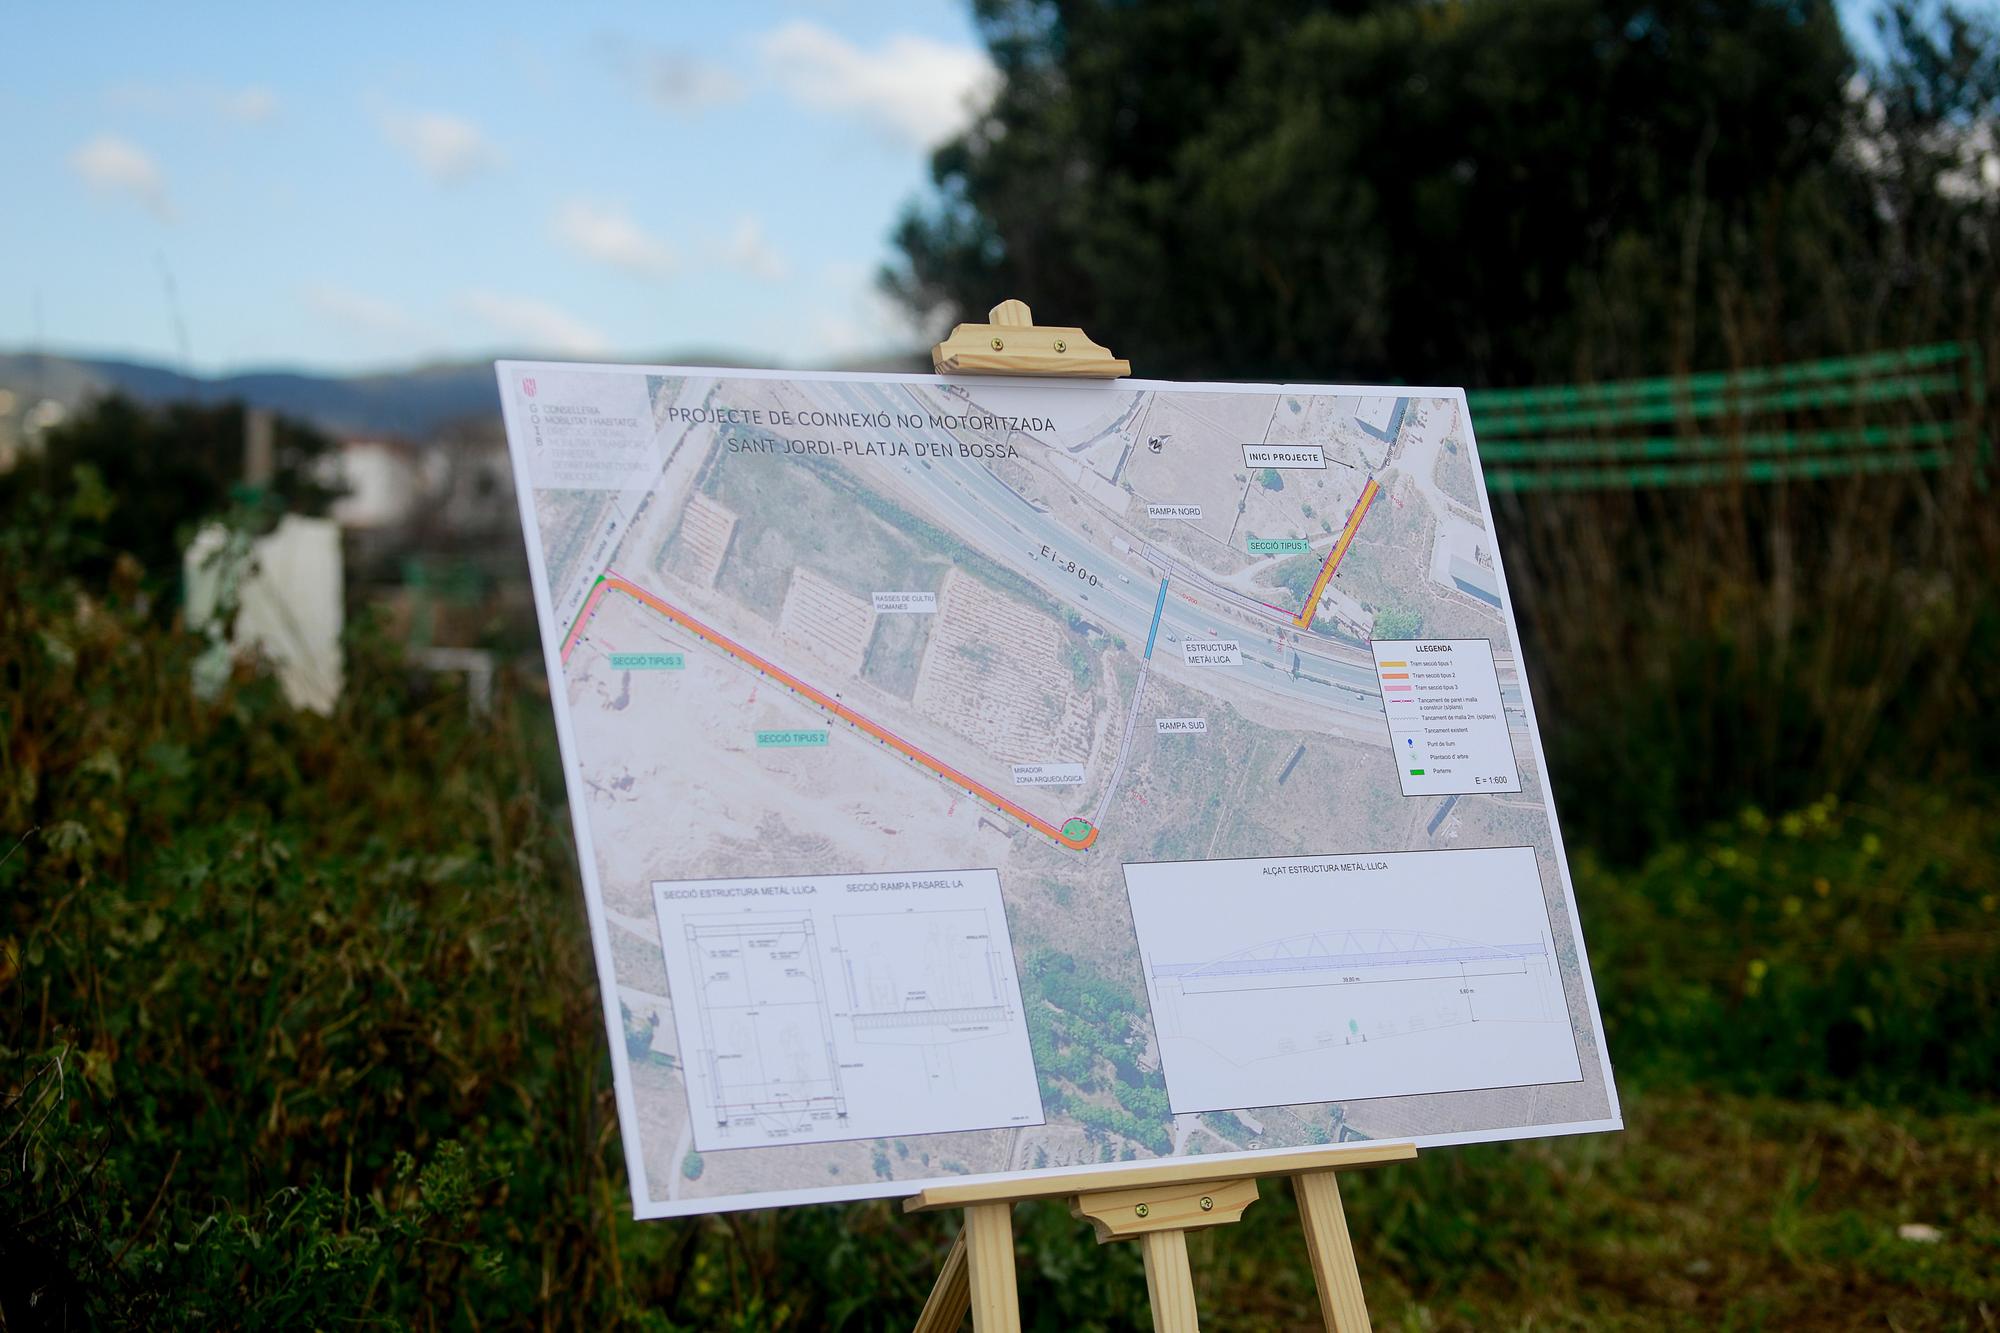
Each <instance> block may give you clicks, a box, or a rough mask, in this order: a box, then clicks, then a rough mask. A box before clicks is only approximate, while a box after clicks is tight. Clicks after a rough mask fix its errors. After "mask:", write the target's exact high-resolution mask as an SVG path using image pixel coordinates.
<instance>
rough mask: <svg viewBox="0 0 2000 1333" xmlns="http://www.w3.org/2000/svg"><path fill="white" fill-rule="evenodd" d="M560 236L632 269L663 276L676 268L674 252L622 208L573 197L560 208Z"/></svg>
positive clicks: (601, 258)
mask: <svg viewBox="0 0 2000 1333" xmlns="http://www.w3.org/2000/svg"><path fill="white" fill-rule="evenodd" d="M555 233H556V239H557V240H559V241H561V242H562V243H563V244H564V245H566V246H568V247H569V248H570V249H572V250H574V251H576V252H577V253H578V254H580V255H583V256H585V257H586V258H589V259H595V260H597V261H599V262H600V263H605V264H610V265H612V266H613V267H615V268H622V269H625V270H627V271H629V272H632V273H639V274H643V275H645V276H647V277H652V278H663V277H666V276H667V275H668V274H669V273H671V272H673V270H674V263H675V260H674V253H673V251H672V250H671V249H670V248H668V246H667V244H666V242H664V241H662V240H660V239H659V238H658V237H657V236H654V235H653V234H652V233H650V232H648V231H647V230H646V229H645V228H643V227H641V226H640V225H639V224H638V223H636V222H634V221H633V220H632V218H631V216H630V215H629V214H627V213H625V212H623V211H622V210H620V209H617V208H612V207H609V206H606V205H597V204H591V203H587V202H585V201H584V200H581V199H572V200H570V201H569V202H568V203H566V204H564V205H563V206H562V208H561V209H560V210H558V211H557V213H556V217H555Z"/></svg>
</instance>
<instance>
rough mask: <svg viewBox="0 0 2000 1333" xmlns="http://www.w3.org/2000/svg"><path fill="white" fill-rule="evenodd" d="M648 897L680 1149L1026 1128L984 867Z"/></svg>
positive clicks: (1002, 951)
mask: <svg viewBox="0 0 2000 1333" xmlns="http://www.w3.org/2000/svg"><path fill="white" fill-rule="evenodd" d="M653 895H654V902H655V905H656V907H657V909H658V912H659V918H660V937H661V941H662V943H663V944H664V945H666V960H667V979H668V983H669V985H670V987H671V997H670V998H671V999H672V1001H673V1010H674V1026H675V1030H676V1032H677V1033H678V1035H679V1037H680V1041H681V1049H682V1050H683V1051H684V1052H686V1053H687V1067H688V1080H687V1089H688V1101H689V1117H690V1124H691V1126H692V1137H693V1141H694V1145H695V1147H697V1148H698V1149H700V1150H702V1151H704V1152H707V1151H711V1150H719V1149H724V1148H741V1147H753V1146H759V1145H768V1144H774V1143H812V1142H828V1141H832V1140H838V1139H866V1138H882V1137H887V1136H890V1135H901V1134H935V1133H947V1132H952V1131H957V1130H968V1129H995V1128H1004V1127H1006V1126H1010V1125H1039V1124H1041V1123H1042V1122H1043V1116H1042V1102H1041V1089H1040V1085H1039V1083H1038V1082H1037V1081H1036V1078H1035V1068H1034V1059H1033V1057H1032V1055H1031V1054H1030V1052H1029V1047H1028V1029H1027V1023H1026V1021H1025V1019H1024V1017H1023V1014H1022V1009H1021V990H1020V983H1019V981H1018V979H1017V977H1016V975H1015V972H1014V954H1013V949H1012V947H1011V946H1010V945H1009V943H1008V939H1007V918H1006V912H1005V909H1004V908H1003V907H1002V906H1001V901H1000V877H999V876H998V875H997V874H996V873H995V872H993V871H991V870H948V871H926V872H921V873H912V874H888V875H825V876H813V877H810V878H790V877H781V878H769V879H736V880H692V881H680V882H672V883H668V882H661V883H656V884H654V885H653ZM676 941H678V942H679V947H678V948H676V947H674V945H675V942H676Z"/></svg>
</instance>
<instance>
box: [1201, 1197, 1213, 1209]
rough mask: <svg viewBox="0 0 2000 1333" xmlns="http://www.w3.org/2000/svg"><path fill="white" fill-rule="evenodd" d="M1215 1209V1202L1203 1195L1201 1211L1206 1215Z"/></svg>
mask: <svg viewBox="0 0 2000 1333" xmlns="http://www.w3.org/2000/svg"><path fill="white" fill-rule="evenodd" d="M1214 1207H1215V1200H1214V1199H1212V1198H1210V1197H1209V1196H1208V1195H1206V1194H1204V1195H1202V1196H1201V1210H1202V1211H1203V1212H1204V1213H1206V1212H1209V1211H1210V1210H1212V1209H1213V1208H1214Z"/></svg>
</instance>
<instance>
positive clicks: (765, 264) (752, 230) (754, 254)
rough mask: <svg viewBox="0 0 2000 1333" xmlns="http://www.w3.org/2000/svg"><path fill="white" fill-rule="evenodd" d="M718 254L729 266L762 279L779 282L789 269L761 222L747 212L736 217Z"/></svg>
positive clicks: (787, 274)
mask: <svg viewBox="0 0 2000 1333" xmlns="http://www.w3.org/2000/svg"><path fill="white" fill-rule="evenodd" d="M717 256H718V257H719V258H720V259H721V260H722V262H723V263H725V264H727V265H729V266H730V267H731V268H736V269H741V270H742V271H743V272H745V273H748V274H749V275H750V276H751V277H753V278H758V279H761V280H762V281H764V282H781V281H783V280H784V279H785V278H786V277H787V276H789V275H790V273H791V271H792V266H791V265H790V264H789V263H787V262H786V261H785V256H784V255H783V254H781V253H780V252H779V250H778V248H777V247H776V246H775V245H772V244H771V242H770V240H769V239H768V238H767V237H766V236H765V235H764V224H763V223H762V222H760V221H758V220H757V219H756V218H755V217H753V216H751V215H750V214H748V213H745V214H744V215H743V216H742V217H740V218H738V219H736V223H735V225H734V226H732V227H731V228H730V229H729V236H728V238H727V239H726V240H724V241H723V243H722V245H721V246H720V247H719V249H718V250H717Z"/></svg>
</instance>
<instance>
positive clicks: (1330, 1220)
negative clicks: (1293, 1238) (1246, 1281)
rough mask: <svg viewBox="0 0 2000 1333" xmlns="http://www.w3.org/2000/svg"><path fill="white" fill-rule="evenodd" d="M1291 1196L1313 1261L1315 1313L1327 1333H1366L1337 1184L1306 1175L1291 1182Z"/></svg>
mask: <svg viewBox="0 0 2000 1333" xmlns="http://www.w3.org/2000/svg"><path fill="white" fill-rule="evenodd" d="M1292 1191H1293V1193H1295V1194H1296V1195H1297V1196H1298V1200H1299V1223H1300V1225H1301V1226H1303V1227H1304V1228H1305V1233H1306V1253H1308V1254H1309V1255H1311V1256H1312V1266H1313V1281H1314V1282H1315V1283H1316V1284H1317V1285H1318V1287H1319V1312H1320V1315H1321V1317H1322V1318H1324V1319H1325V1320H1326V1327H1327V1330H1328V1333H1369V1323H1368V1302H1367V1300H1366V1299H1364V1298H1363V1296H1362V1295H1361V1274H1360V1272H1359V1271H1358V1270H1357V1269H1356V1268H1355V1267H1354V1242H1353V1241H1352V1240H1350V1239H1349V1238H1348V1235H1347V1214H1346V1213H1345V1212H1344V1211H1343V1210H1342V1209H1341V1206H1340V1182H1339V1180H1338V1179H1336V1177H1335V1175H1334V1173H1333V1172H1331V1171H1307V1172H1305V1173H1303V1174H1301V1175H1296V1176H1293V1177H1292Z"/></svg>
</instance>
